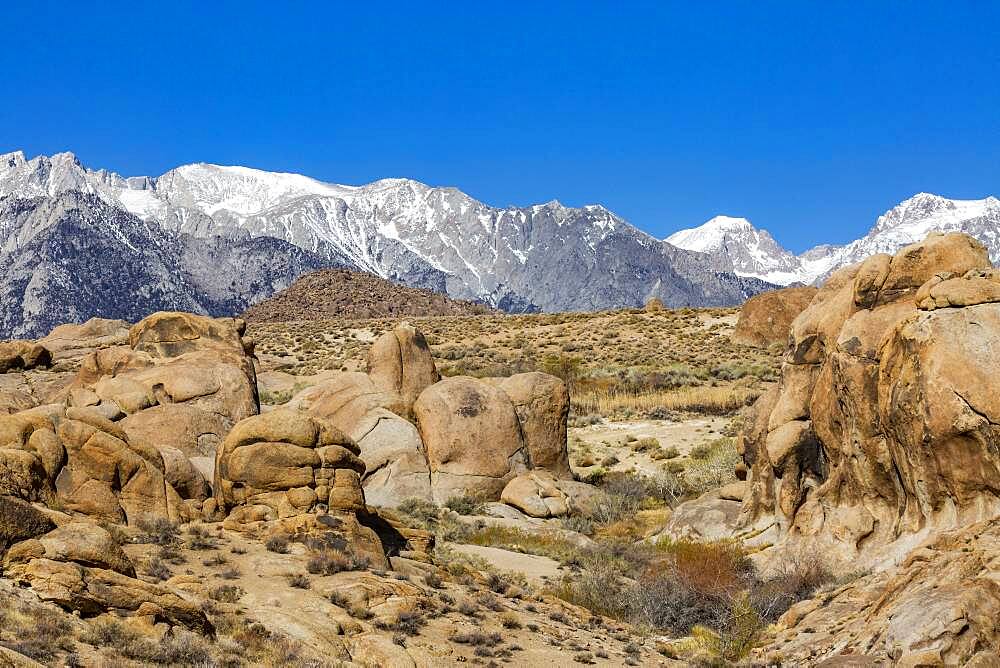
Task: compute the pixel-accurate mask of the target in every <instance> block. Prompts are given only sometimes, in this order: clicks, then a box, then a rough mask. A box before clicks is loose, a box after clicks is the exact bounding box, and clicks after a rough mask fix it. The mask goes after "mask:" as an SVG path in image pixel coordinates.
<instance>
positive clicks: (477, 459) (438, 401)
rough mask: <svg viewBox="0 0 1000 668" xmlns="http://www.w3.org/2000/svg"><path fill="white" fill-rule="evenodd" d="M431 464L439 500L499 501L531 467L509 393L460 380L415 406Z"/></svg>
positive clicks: (426, 394)
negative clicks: (471, 498) (506, 488)
mask: <svg viewBox="0 0 1000 668" xmlns="http://www.w3.org/2000/svg"><path fill="white" fill-rule="evenodd" d="M413 413H414V416H415V418H416V421H417V426H418V428H419V430H420V436H421V439H422V440H423V443H424V447H425V448H426V449H427V460H428V463H429V466H430V474H431V490H432V494H433V496H434V500H435V501H437V502H438V503H444V502H445V501H447V500H448V499H449V498H451V497H452V496H464V495H472V496H478V497H480V498H483V499H495V498H498V497H499V495H500V493H501V492H502V491H503V488H504V486H506V484H507V482H508V481H510V479H511V478H513V477H514V476H516V475H518V474H520V473H523V472H525V471H527V470H528V468H529V456H528V453H527V448H526V447H525V445H524V441H523V439H522V436H521V428H520V424H519V422H518V419H517V413H516V412H515V410H514V405H513V404H512V403H511V401H510V398H509V397H508V396H507V394H506V393H504V391H503V390H501V389H499V388H498V387H496V386H495V385H494V384H491V383H487V382H485V381H482V380H479V379H476V378H469V377H466V376H456V377H452V378H445V379H444V380H442V381H440V382H438V383H435V384H433V385H431V386H430V387H428V388H427V389H426V390H424V391H423V392H422V393H421V394H420V396H419V397H418V398H417V401H416V402H415V403H414V405H413Z"/></svg>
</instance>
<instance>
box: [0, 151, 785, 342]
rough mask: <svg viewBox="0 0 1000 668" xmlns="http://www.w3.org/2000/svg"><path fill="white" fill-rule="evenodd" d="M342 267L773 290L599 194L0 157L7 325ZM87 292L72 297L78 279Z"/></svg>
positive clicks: (511, 285) (0, 301)
mask: <svg viewBox="0 0 1000 668" xmlns="http://www.w3.org/2000/svg"><path fill="white" fill-rule="evenodd" d="M321 267H347V268H352V269H359V270H363V271H367V272H370V273H373V274H376V275H378V276H380V277H383V278H387V279H390V280H393V281H396V282H399V283H404V284H407V285H411V286H416V287H425V288H430V289H433V290H436V291H439V292H445V293H447V294H448V295H449V296H451V297H454V298H460V299H473V300H479V301H482V302H485V303H487V304H489V305H491V306H495V307H498V308H501V309H504V310H508V311H530V310H539V309H540V310H551V311H555V310H595V309H605V308H616V307H622V306H639V305H641V304H643V303H644V302H645V301H646V300H648V299H649V298H652V297H657V298H659V299H661V300H662V301H663V302H664V303H665V304H667V305H672V306H679V305H726V304H739V303H741V302H742V301H743V300H744V299H746V298H747V297H748V296H750V295H752V294H755V293H757V292H760V291H762V290H765V289H768V288H769V287H771V286H770V285H769V284H768V283H766V282H764V281H762V280H760V279H757V278H752V277H743V276H738V275H737V274H736V273H735V272H733V271H732V270H733V267H732V265H731V264H730V263H729V262H728V260H727V259H726V258H724V257H722V256H715V255H708V254H704V253H698V252H692V251H688V250H684V249H680V248H678V247H676V246H674V245H671V244H668V243H665V242H663V241H662V240H658V239H655V238H654V237H652V236H650V235H648V234H646V233H644V232H642V231H641V230H639V229H637V228H635V227H633V226H632V225H630V224H628V223H627V222H625V221H624V220H623V219H621V218H619V217H618V216H616V215H615V214H613V213H611V212H610V211H608V210H607V209H605V208H604V207H601V206H586V207H581V208H570V207H565V206H563V205H561V204H560V203H558V202H555V201H553V202H549V203H547V204H541V205H537V206H531V207H523V208H519V207H507V208H495V207H490V206H487V205H486V204H483V203H482V202H479V201H477V200H475V199H473V198H471V197H469V196H468V195H466V194H465V193H462V192H461V191H459V190H457V189H455V188H433V187H430V186H427V185H424V184H422V183H418V182H416V181H412V180H408V179H384V180H381V181H376V182H374V183H370V184H367V185H363V186H342V185H336V184H329V183H323V182H320V181H316V180H314V179H311V178H308V177H305V176H301V175H298V174H279V173H272V172H264V171H260V170H255V169H248V168H245V167H221V166H217V165H208V164H194V165H185V166H182V167H178V168H176V169H173V170H170V171H169V172H166V173H165V174H163V175H161V176H158V177H128V178H126V177H122V176H119V175H118V174H115V173H113V172H109V171H107V170H103V169H102V170H94V169H89V168H87V167H85V166H84V165H83V164H81V162H80V161H79V160H78V159H77V158H76V157H75V156H74V155H72V154H71V153H60V154H57V155H53V156H51V157H47V156H38V157H36V158H32V159H30V160H29V159H27V158H26V157H25V155H24V154H23V153H22V152H14V153H8V154H4V155H0V278H2V279H3V280H4V284H5V285H7V286H8V289H7V290H6V291H5V293H4V294H3V295H0V335H3V336H11V335H16V336H29V335H34V334H40V333H43V332H44V331H46V329H47V328H48V326H49V321H50V320H51V321H52V322H65V321H67V320H70V319H77V320H79V319H85V318H86V317H90V316H92V315H100V316H105V317H119V318H125V319H130V318H133V317H134V315H133V312H140V313H141V312H143V311H144V312H149V311H152V310H158V309H163V308H183V309H184V310H190V311H194V312H199V313H209V314H213V315H221V314H233V313H238V312H240V311H242V310H244V309H245V308H247V307H248V306H250V305H251V304H253V303H255V302H256V301H259V300H261V299H263V298H265V297H267V296H270V294H273V293H274V292H277V291H278V290H281V289H284V288H285V287H287V286H288V285H289V284H290V283H291V282H292V281H293V280H294V279H295V278H296V277H297V276H298V275H299V274H301V273H303V272H306V271H309V270H312V269H316V268H321ZM77 293H79V294H77Z"/></svg>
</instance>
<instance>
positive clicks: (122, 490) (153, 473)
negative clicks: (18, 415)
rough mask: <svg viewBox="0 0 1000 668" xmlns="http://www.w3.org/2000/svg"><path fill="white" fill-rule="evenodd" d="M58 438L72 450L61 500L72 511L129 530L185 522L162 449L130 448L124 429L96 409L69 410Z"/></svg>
mask: <svg viewBox="0 0 1000 668" xmlns="http://www.w3.org/2000/svg"><path fill="white" fill-rule="evenodd" d="M56 433H57V434H58V442H59V443H60V444H61V445H62V446H63V447H64V448H65V450H66V464H65V465H64V466H63V467H62V468H61V469H60V470H59V474H58V476H57V477H56V479H55V489H56V497H57V499H58V500H59V502H60V503H61V504H62V506H63V507H64V508H65V509H66V510H69V511H74V512H79V513H83V514H85V515H88V516H91V517H94V518H98V519H102V520H106V521H111V522H119V523H127V524H135V523H136V522H138V521H140V520H142V519H143V518H145V517H148V516H154V517H166V518H168V519H171V520H173V521H180V520H181V519H183V517H184V511H183V509H182V504H181V498H180V496H179V495H178V494H177V492H176V490H174V488H173V487H172V486H171V485H170V484H169V483H168V482H167V480H166V477H165V466H164V463H163V457H162V455H160V453H159V451H158V450H156V448H152V447H149V446H145V445H143V444H137V443H130V442H129V440H128V436H127V435H126V434H125V432H124V431H123V430H122V429H121V427H119V426H118V425H117V424H115V423H114V422H112V421H111V420H109V419H108V418H107V417H105V416H104V415H102V414H100V413H99V412H98V411H96V410H94V409H91V408H69V409H67V410H66V413H65V417H63V418H62V419H60V420H59V421H58V427H57V428H56Z"/></svg>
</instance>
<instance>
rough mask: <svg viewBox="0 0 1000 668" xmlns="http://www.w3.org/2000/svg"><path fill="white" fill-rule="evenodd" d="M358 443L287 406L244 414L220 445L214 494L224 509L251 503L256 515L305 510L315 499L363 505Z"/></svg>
mask: <svg viewBox="0 0 1000 668" xmlns="http://www.w3.org/2000/svg"><path fill="white" fill-rule="evenodd" d="M358 454H359V450H358V447H357V445H356V444H355V443H354V442H353V441H352V440H351V439H350V438H348V437H347V436H346V435H345V434H344V433H343V432H342V431H340V430H339V429H337V428H336V427H334V426H333V425H332V424H330V423H329V422H327V421H326V420H322V419H320V418H314V417H311V416H309V415H306V414H305V413H301V412H299V411H295V410H292V409H280V410H275V411H271V412H269V413H264V414H263V415H256V416H253V417H250V418H247V419H245V420H243V421H242V422H240V423H239V424H237V425H236V426H235V427H234V428H233V430H232V431H230V432H229V434H228V435H227V436H226V439H225V440H224V441H223V442H222V445H221V446H220V447H219V450H218V454H217V457H216V461H215V485H214V489H215V498H216V499H217V500H218V502H219V504H220V506H221V507H222V508H223V509H224V510H226V509H231V508H234V507H237V506H243V507H252V508H255V509H256V510H255V512H256V513H257V514H258V515H259V516H260V519H277V518H279V517H291V516H293V515H297V514H301V513H305V512H309V511H310V510H312V509H313V508H314V507H316V505H317V504H322V505H323V506H327V505H328V506H329V507H330V508H337V509H342V510H359V509H363V508H364V506H365V500H364V493H363V491H362V489H361V474H363V473H364V471H365V465H364V462H362V461H361V460H360V459H359V458H358Z"/></svg>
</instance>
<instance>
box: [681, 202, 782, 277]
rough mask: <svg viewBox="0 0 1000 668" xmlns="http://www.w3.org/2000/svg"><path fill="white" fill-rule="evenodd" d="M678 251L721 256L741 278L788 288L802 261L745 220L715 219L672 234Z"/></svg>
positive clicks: (765, 231) (717, 217) (763, 231)
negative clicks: (758, 279) (679, 249)
mask: <svg viewBox="0 0 1000 668" xmlns="http://www.w3.org/2000/svg"><path fill="white" fill-rule="evenodd" d="M666 241H667V243H670V244H673V245H674V246H677V247H678V248H684V249H687V250H692V251H697V252H699V253H710V254H713V255H721V256H723V257H725V258H727V259H728V260H729V262H730V263H731V264H732V267H733V270H734V271H735V272H736V274H738V275H740V276H754V277H757V278H760V279H762V280H765V281H768V282H770V283H777V284H780V285H787V284H788V283H792V282H794V281H796V280H799V274H800V273H801V262H800V261H799V259H798V258H796V257H795V256H794V255H793V254H792V253H790V252H789V251H787V250H785V249H784V248H782V247H781V246H780V245H778V243H777V242H776V241H775V240H774V238H773V237H772V236H771V235H770V234H768V232H767V230H758V229H757V228H755V227H754V226H753V225H751V224H750V221H749V220H747V219H746V218H731V217H729V216H716V217H715V218H712V219H711V220H709V221H708V222H707V223H705V224H704V225H701V226H700V227H696V228H693V229H690V230H681V231H679V232H675V233H674V234H672V235H670V236H669V237H667V238H666Z"/></svg>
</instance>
